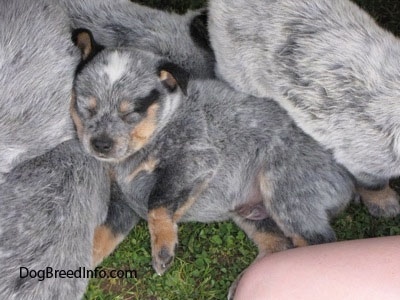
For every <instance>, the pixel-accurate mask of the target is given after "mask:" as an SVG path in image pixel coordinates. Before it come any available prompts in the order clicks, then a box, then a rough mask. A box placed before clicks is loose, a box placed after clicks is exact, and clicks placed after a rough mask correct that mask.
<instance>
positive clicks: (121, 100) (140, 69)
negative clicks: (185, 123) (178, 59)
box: [71, 37, 187, 162]
mask: <svg viewBox="0 0 400 300" xmlns="http://www.w3.org/2000/svg"><path fill="white" fill-rule="evenodd" d="M78 40H79V37H78ZM90 44H91V42H90V39H89V40H87V43H85V41H83V42H82V41H80V48H81V50H82V53H83V55H82V58H83V59H82V61H83V63H82V64H81V68H80V70H79V71H78V72H77V74H76V78H75V82H74V90H73V99H72V103H71V115H72V119H73V120H74V123H75V126H76V129H77V132H78V137H79V139H80V140H81V142H82V143H83V145H84V148H85V149H86V150H87V151H88V152H89V153H90V154H92V155H94V156H95V157H97V158H99V159H101V160H106V161H110V162H119V161H123V160H124V159H126V158H127V157H129V156H131V155H133V154H134V153H135V152H137V151H139V150H141V149H142V148H144V147H145V146H146V145H148V144H149V143H150V142H151V141H153V140H155V139H156V138H157V136H158V133H160V131H161V130H162V129H163V128H164V127H165V126H166V124H168V122H169V121H170V119H171V118H172V117H173V115H174V113H175V111H176V110H177V109H178V107H179V105H180V102H181V101H182V99H183V98H184V96H185V94H186V84H187V74H186V73H185V72H184V71H183V70H181V69H180V68H179V67H177V66H175V65H174V64H171V63H168V62H165V60H163V59H162V58H160V57H158V56H155V55H154V54H152V53H148V52H144V51H141V50H136V49H113V50H111V49H110V50H107V49H105V50H102V51H101V52H99V53H97V54H96V55H92V56H91V54H90V49H89V50H88V48H92V49H93V47H92V46H90ZM77 45H79V44H78V43H77ZM82 46H83V48H82ZM88 53H89V55H88ZM85 57H91V59H90V61H87V62H86V61H85Z"/></svg>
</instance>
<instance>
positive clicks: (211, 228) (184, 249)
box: [85, 0, 400, 300]
mask: <svg viewBox="0 0 400 300" xmlns="http://www.w3.org/2000/svg"><path fill="white" fill-rule="evenodd" d="M136 2H140V3H142V4H146V5H149V6H153V7H158V8H161V9H165V10H169V11H176V12H179V13H182V12H184V11H185V10H187V9H189V8H190V9H196V8H199V7H202V6H203V5H204V4H205V2H206V1H203V0H194V1H185V0H171V1H166V0H149V1H136ZM356 2H357V3H358V4H359V5H360V6H362V7H363V8H365V9H366V10H367V11H368V12H369V13H370V14H371V15H372V16H373V17H374V18H375V19H376V20H377V21H378V22H379V24H381V25H382V26H384V27H385V28H388V29H389V30H391V31H393V32H394V33H395V34H397V35H400V21H399V20H400V3H399V2H398V1H397V0H395V1H389V0H363V1H362V0H358V1H356ZM392 184H393V186H394V188H395V189H396V190H397V191H398V192H399V191H400V180H397V181H394V182H393V183H392ZM399 224H400V217H397V218H394V219H383V218H374V217H371V216H370V215H369V214H368V212H367V211H366V209H365V207H363V206H362V205H351V206H350V207H349V208H348V209H347V210H346V211H345V212H343V213H342V214H341V215H340V216H339V217H338V218H337V219H336V220H335V221H334V222H333V226H334V228H335V231H336V233H337V236H338V239H339V240H350V239H360V238H369V237H376V236H388V235H398V234H400V226H399ZM179 242H180V243H179V247H178V249H177V252H176V259H175V262H174V265H173V267H172V268H171V269H170V270H169V271H168V272H166V274H164V275H163V276H158V275H156V274H155V272H154V271H153V269H152V268H151V255H150V251H151V250H150V237H149V233H148V230H147V225H146V223H145V222H141V223H140V224H139V225H138V226H136V227H135V229H134V230H132V232H131V234H130V235H129V236H128V237H127V238H126V239H125V241H124V242H123V243H122V244H121V245H120V246H119V248H118V249H117V251H115V252H114V253H113V254H112V255H111V256H110V257H109V258H107V259H106V260H105V261H104V263H103V264H102V265H101V267H102V268H104V269H105V270H113V269H122V270H123V269H134V270H136V271H137V278H133V279H124V280H122V279H93V280H91V281H90V285H89V288H88V291H87V293H86V295H85V299H87V300H89V299H90V300H92V299H96V300H97V299H99V300H101V299H104V300H106V299H107V300H108V299H110V300H111V299H132V300H133V299H140V300H159V299H163V300H164V299H170V300H180V299H182V300H183V299H185V300H186V299H188V300H189V299H199V300H201V299H225V298H226V293H227V290H228V288H229V286H230V284H231V283H232V282H233V281H234V279H235V278H236V276H237V275H238V274H239V273H240V272H241V271H242V270H243V269H244V268H246V266H248V265H249V264H250V263H251V262H252V261H253V259H254V258H255V256H256V254H257V251H256V247H255V246H254V245H253V244H252V242H251V241H250V240H249V239H248V238H247V237H246V235H245V234H244V233H243V232H242V231H240V230H239V229H238V228H237V227H236V226H235V225H234V224H233V223H231V222H225V223H215V224H200V223H189V224H181V225H180V226H179Z"/></svg>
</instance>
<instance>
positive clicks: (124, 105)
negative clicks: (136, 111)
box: [119, 100, 132, 114]
mask: <svg viewBox="0 0 400 300" xmlns="http://www.w3.org/2000/svg"><path fill="white" fill-rule="evenodd" d="M131 108H132V105H131V104H130V102H129V101H127V100H122V101H121V103H120V104H119V112H120V113H123V114H124V113H127V112H129V110H130V109H131Z"/></svg>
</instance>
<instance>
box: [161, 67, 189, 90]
mask: <svg viewBox="0 0 400 300" xmlns="http://www.w3.org/2000/svg"><path fill="white" fill-rule="evenodd" d="M158 77H159V78H160V81H161V82H162V83H163V84H164V86H165V87H166V88H167V89H168V90H169V91H170V92H173V91H175V90H176V89H177V87H178V86H179V87H180V89H181V90H182V92H183V93H184V94H185V95H187V85H188V81H189V73H188V72H186V71H185V70H184V69H182V68H181V67H179V66H178V65H176V64H173V63H170V62H162V63H161V64H160V65H159V67H158Z"/></svg>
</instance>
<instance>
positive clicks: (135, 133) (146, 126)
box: [131, 103, 160, 151]
mask: <svg viewBox="0 0 400 300" xmlns="http://www.w3.org/2000/svg"><path fill="white" fill-rule="evenodd" d="M159 107H160V106H159V104H157V103H154V104H152V105H150V106H149V108H148V109H147V116H146V117H145V118H144V119H143V120H142V121H140V122H139V124H137V125H136V126H135V128H134V129H133V130H132V132H131V148H132V149H133V150H135V151H138V150H140V149H141V148H143V147H144V146H145V145H146V144H147V143H148V142H149V141H150V138H151V136H152V135H153V133H154V131H155V130H156V128H157V111H158V109H159Z"/></svg>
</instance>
